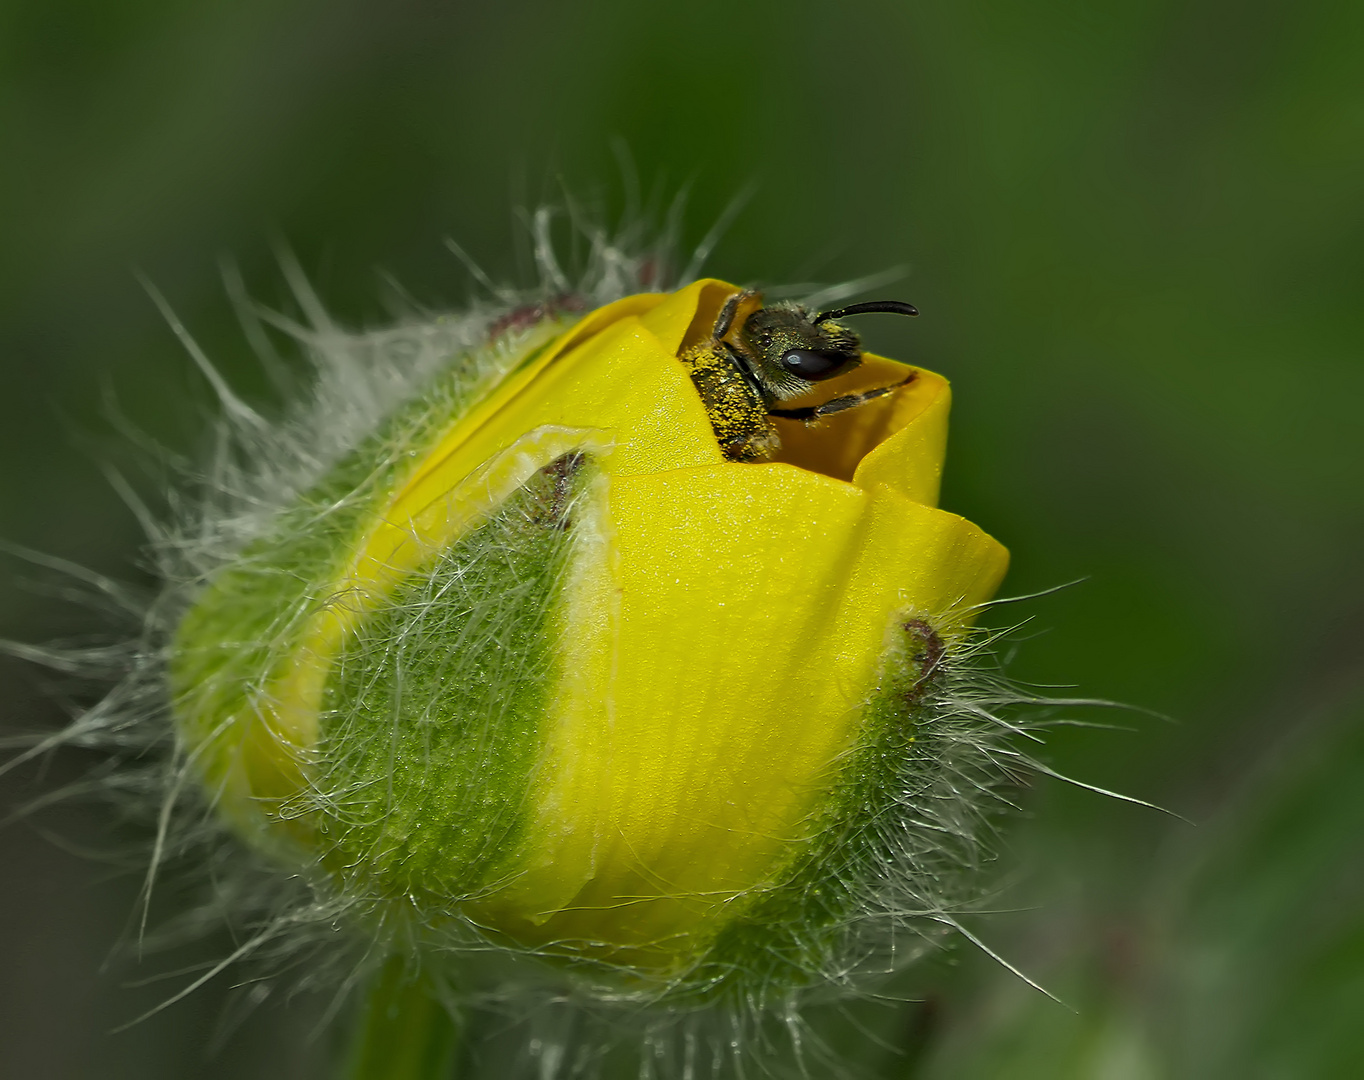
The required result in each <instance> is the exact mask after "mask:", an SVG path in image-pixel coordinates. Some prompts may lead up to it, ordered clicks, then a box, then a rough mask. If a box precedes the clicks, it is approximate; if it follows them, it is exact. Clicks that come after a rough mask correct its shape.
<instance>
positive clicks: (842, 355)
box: [739, 300, 919, 400]
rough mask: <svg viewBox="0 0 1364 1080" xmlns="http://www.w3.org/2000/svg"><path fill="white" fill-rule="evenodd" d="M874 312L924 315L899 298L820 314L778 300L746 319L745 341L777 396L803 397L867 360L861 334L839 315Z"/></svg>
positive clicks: (747, 352) (742, 341)
mask: <svg viewBox="0 0 1364 1080" xmlns="http://www.w3.org/2000/svg"><path fill="white" fill-rule="evenodd" d="M873 311H884V312H890V313H892V314H896V315H917V314H919V312H918V311H917V310H916V309H915V308H914V307H913V306H912V305H910V304H906V303H903V302H901V301H899V300H873V301H871V302H869V303H865V304H854V305H852V306H851V307H846V308H838V309H836V310H832V311H822V312H820V313H818V314H816V315H812V314H811V313H810V311H809V310H808V309H807V308H804V307H802V306H801V305H799V304H793V303H779V304H772V305H770V306H768V307H760V308H758V309H757V310H756V311H754V312H753V313H752V314H751V315H749V316H748V318H747V319H746V320H744V323H743V325H742V326H741V327H740V328H739V343H740V345H741V347H742V349H743V352H744V353H745V355H746V356H748V357H749V358H750V359H751V360H753V361H755V362H756V366H757V368H758V369H759V370H758V371H757V372H755V374H757V375H758V377H759V378H760V379H761V381H762V383H763V385H764V386H765V387H766V388H767V389H768V390H769V391H770V392H771V393H772V395H773V396H774V397H775V398H777V399H778V400H782V399H786V398H792V397H797V396H799V395H800V394H803V393H804V392H805V391H806V390H808V389H809V388H810V384H811V383H815V382H822V381H823V380H825V379H832V378H835V377H837V376H839V375H842V374H843V373H844V372H846V371H850V370H852V369H853V368H855V367H856V366H857V365H858V364H860V363H861V362H862V342H861V339H859V338H858V336H857V334H856V333H854V332H853V331H852V330H849V329H848V328H847V327H846V326H844V325H843V324H842V323H840V322H838V321H837V320H838V319H840V318H843V317H844V316H847V315H862V314H866V313H868V312H873Z"/></svg>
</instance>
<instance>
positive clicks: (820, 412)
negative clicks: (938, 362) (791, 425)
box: [767, 371, 919, 420]
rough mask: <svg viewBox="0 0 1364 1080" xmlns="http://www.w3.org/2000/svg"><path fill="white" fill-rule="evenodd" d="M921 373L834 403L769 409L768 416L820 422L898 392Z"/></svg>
mask: <svg viewBox="0 0 1364 1080" xmlns="http://www.w3.org/2000/svg"><path fill="white" fill-rule="evenodd" d="M918 375H919V373H918V372H917V371H911V372H910V373H909V374H908V375H906V376H905V377H904V378H903V379H901V380H900V381H899V382H897V383H891V385H890V386H881V387H877V388H876V389H875V390H864V391H863V392H862V393H860V394H848V395H846V396H844V397H836V398H834V399H833V400H832V401H826V402H824V404H823V405H807V406H806V407H805V408H803V409H768V410H767V415H768V416H780V417H781V418H782V419H783V420H818V419H819V418H820V417H821V416H829V415H830V414H832V413H840V412H843V411H845V410H847V409H855V408H857V407H858V406H859V405H865V404H866V403H867V402H869V401H872V400H874V399H876V398H879V397H884V396H885V395H886V394H889V393H890V392H891V391H892V390H898V389H900V387H902V386H908V385H909V384H910V383H912V382H913V381H914V380H915V379H916V378H918Z"/></svg>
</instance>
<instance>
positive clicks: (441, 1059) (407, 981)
mask: <svg viewBox="0 0 1364 1080" xmlns="http://www.w3.org/2000/svg"><path fill="white" fill-rule="evenodd" d="M356 1024H357V1026H356V1030H355V1033H354V1035H353V1036H352V1038H351V1045H350V1050H349V1052H348V1054H347V1056H346V1059H345V1065H344V1068H343V1071H342V1073H341V1076H342V1077H343V1080H452V1078H453V1077H454V1075H455V1055H456V1053H457V1051H458V1049H459V1034H460V1032H459V1025H458V1024H457V1022H456V1020H455V1018H454V1017H453V1016H451V1014H450V1010H449V1009H447V1008H446V1007H445V1005H444V1004H442V1002H441V1001H440V1000H439V999H438V998H437V997H436V995H435V993H434V987H433V986H432V983H431V980H430V979H429V978H428V977H427V976H426V975H424V974H422V973H419V972H413V971H411V970H410V969H409V968H408V967H407V965H406V964H405V963H404V961H403V958H401V957H396V956H395V957H393V958H391V959H390V960H388V961H387V962H386V963H385V964H384V966H383V967H382V968H380V969H379V971H378V973H377V974H376V975H375V977H374V981H373V982H372V983H371V984H370V987H369V989H368V991H366V994H365V1000H364V1001H363V1003H362V1005H361V1008H360V1013H359V1015H358V1016H357V1017H356Z"/></svg>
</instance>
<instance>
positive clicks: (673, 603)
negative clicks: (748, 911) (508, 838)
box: [480, 464, 1007, 964]
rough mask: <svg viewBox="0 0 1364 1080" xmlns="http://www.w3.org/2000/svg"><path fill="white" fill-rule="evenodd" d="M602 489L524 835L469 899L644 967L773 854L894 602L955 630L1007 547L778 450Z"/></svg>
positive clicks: (824, 766) (884, 633) (536, 932)
mask: <svg viewBox="0 0 1364 1080" xmlns="http://www.w3.org/2000/svg"><path fill="white" fill-rule="evenodd" d="M607 498H608V500H609V514H608V518H609V525H608V526H607V529H608V531H609V536H610V544H609V545H607V544H602V545H599V546H598V549H597V551H596V552H595V557H596V558H597V559H598V560H600V564H599V565H597V566H595V567H592V568H590V569H589V570H587V571H586V572H583V573H582V574H581V576H580V577H579V579H578V582H577V589H578V593H577V595H575V596H573V597H572V598H571V599H570V603H569V611H570V612H571V615H570V620H569V623H568V625H567V626H565V628H564V631H563V636H562V640H563V648H564V653H565V663H564V671H565V675H564V678H563V682H562V684H561V686H560V687H559V689H558V692H557V693H556V695H555V700H556V705H555V707H554V708H553V710H552V714H551V717H550V720H549V726H548V730H547V741H546V745H545V750H544V754H543V758H542V763H541V766H540V769H539V772H538V777H539V780H538V782H537V787H536V808H535V817H534V820H533V824H531V825H530V826H529V827H528V829H527V835H528V836H529V837H531V838H532V839H531V840H530V841H529V842H528V850H527V852H526V854H525V856H524V857H523V859H521V860H520V861H519V867H518V873H519V876H518V878H517V880H516V881H515V882H514V883H513V884H512V885H511V886H510V887H509V888H508V889H507V890H506V891H505V892H504V893H502V894H500V895H498V896H496V897H494V898H493V899H492V900H491V901H489V902H488V903H487V904H485V905H483V906H482V907H481V908H480V918H481V919H482V920H483V921H485V922H488V923H491V924H492V925H495V926H500V927H502V928H504V929H507V930H508V931H510V932H513V933H515V934H517V935H518V936H520V937H522V938H531V939H534V940H542V941H562V940H565V939H577V940H581V941H602V940H609V941H611V942H612V943H613V944H614V945H617V946H626V945H628V946H631V947H635V948H637V949H638V950H639V956H638V957H636V958H635V959H636V961H637V962H640V963H651V964H656V963H657V962H658V957H657V956H652V954H653V953H658V952H663V953H666V952H668V951H669V950H670V949H671V948H674V947H678V948H680V947H681V946H682V943H683V942H687V947H689V948H694V946H695V941H694V940H689V939H688V936H687V935H688V934H689V933H691V932H693V931H695V929H696V927H697V924H698V923H699V922H701V921H703V920H704V919H705V918H706V917H707V916H708V915H709V914H711V913H712V912H713V909H715V908H717V907H719V906H722V905H725V904H727V903H731V902H732V901H733V899H734V898H735V897H736V896H739V895H741V894H743V893H745V892H748V891H750V890H754V889H757V888H760V887H762V886H763V885H764V884H769V883H771V881H772V878H773V875H774V874H776V873H778V872H779V871H780V870H781V869H782V868H783V867H784V866H785V865H786V864H787V860H788V859H789V858H790V856H791V850H792V844H793V842H794V841H799V840H801V839H803V838H804V837H805V835H806V831H807V829H808V827H809V822H810V820H811V815H812V813H813V811H814V809H815V808H816V806H817V804H818V802H819V800H820V799H821V798H822V797H824V796H825V794H826V793H827V791H828V790H829V786H830V783H831V781H832V779H833V776H834V773H835V772H836V769H837V766H838V763H839V760H840V758H841V757H843V756H844V755H845V754H846V753H847V752H848V751H849V750H850V749H852V747H853V746H854V744H855V742H856V740H857V738H858V732H859V720H860V719H861V711H862V708H863V706H864V705H865V704H866V702H867V701H868V699H869V697H870V696H871V694H872V692H873V690H874V688H875V684H876V675H877V667H878V665H879V663H880V658H881V656H882V654H883V652H884V651H885V649H886V645H887V641H888V636H889V635H890V634H892V633H893V632H894V631H895V628H896V620H899V619H903V618H907V617H911V616H927V617H929V618H931V619H932V620H933V621H934V623H935V624H936V625H937V626H939V627H940V628H941V629H942V630H944V631H945V632H948V633H950V632H951V629H952V627H953V626H960V624H961V622H962V620H963V619H964V618H966V617H967V616H968V615H969V613H970V609H971V607H972V606H973V605H975V604H978V603H980V602H981V601H983V600H985V599H987V598H988V597H989V596H990V595H991V594H992V593H993V591H994V589H995V588H996V587H997V586H998V583H999V580H1000V578H1001V577H1002V575H1003V572H1004V568H1005V565H1006V561H1007V555H1006V553H1005V551H1004V549H1003V548H1002V547H1000V545H999V544H997V543H996V542H995V541H994V540H992V539H990V538H989V537H988V536H986V535H985V534H984V533H982V532H981V531H980V530H979V529H977V528H976V527H975V526H974V525H972V524H970V523H969V522H967V521H965V520H963V519H962V518H959V517H956V516H955V515H952V514H948V513H945V512H943V511H940V510H934V509H931V508H929V507H925V506H923V505H922V504H919V503H915V502H912V501H910V500H909V499H907V498H905V497H904V496H902V495H900V494H899V493H897V492H895V491H893V490H889V489H888V488H886V487H878V488H877V489H875V490H873V491H865V490H863V489H861V488H858V487H856V486H854V485H851V484H846V483H842V482H839V481H835V480H831V479H829V478H827V477H823V476H820V475H817V474H813V473H810V472H807V471H804V470H800V469H796V468H793V467H791V466H789V465H782V464H773V465H757V466H736V465H720V466H713V467H709V468H699V469H690V470H685V471H674V472H668V473H662V474H654V475H648V476H635V477H630V478H628V479H627V478H617V479H613V480H612V481H611V483H610V485H609V493H608V495H607ZM608 924H609V934H608V932H607V925H608Z"/></svg>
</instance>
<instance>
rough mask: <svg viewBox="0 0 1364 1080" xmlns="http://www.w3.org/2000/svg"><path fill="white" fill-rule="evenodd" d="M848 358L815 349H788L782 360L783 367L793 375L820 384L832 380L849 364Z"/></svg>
mask: <svg viewBox="0 0 1364 1080" xmlns="http://www.w3.org/2000/svg"><path fill="white" fill-rule="evenodd" d="M847 360H848V358H847V357H846V356H839V355H837V354H835V353H826V352H817V351H816V350H814V349H788V350H787V351H786V352H785V353H784V354H783V355H782V358H781V366H782V367H784V368H785V369H786V370H787V371H789V372H790V373H791V374H792V375H799V376H800V377H801V378H802V379H809V380H810V381H811V382H818V381H819V380H820V379H828V378H832V377H833V376H834V375H837V374H838V373H839V371H840V370H842V368H843V365H844V364H845V363H847Z"/></svg>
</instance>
